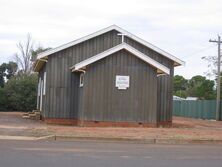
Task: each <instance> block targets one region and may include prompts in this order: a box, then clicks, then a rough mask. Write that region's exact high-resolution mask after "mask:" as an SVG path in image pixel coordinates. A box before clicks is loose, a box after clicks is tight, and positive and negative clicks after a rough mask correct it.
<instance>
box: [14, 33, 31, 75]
mask: <svg viewBox="0 0 222 167" xmlns="http://www.w3.org/2000/svg"><path fill="white" fill-rule="evenodd" d="M17 47H18V50H19V52H18V53H16V54H15V61H16V62H17V64H18V66H19V68H20V69H21V70H20V72H22V73H24V74H30V73H31V71H32V61H31V60H32V51H33V41H32V38H31V35H30V34H28V35H27V39H26V41H25V42H24V43H22V42H19V43H18V45H17Z"/></svg>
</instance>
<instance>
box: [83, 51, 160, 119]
mask: <svg viewBox="0 0 222 167" xmlns="http://www.w3.org/2000/svg"><path fill="white" fill-rule="evenodd" d="M116 75H128V76H130V86H129V88H127V89H126V90H119V89H118V88H116V87H115V78H116ZM156 75H157V73H156V69H154V68H153V67H151V66H149V65H147V63H145V62H143V61H141V60H140V59H138V58H137V57H135V56H134V55H132V54H131V53H129V52H127V51H125V50H122V51H119V52H117V53H115V54H113V55H110V56H109V57H107V58H104V59H102V60H100V61H98V62H96V63H94V64H92V65H90V66H89V67H88V68H87V72H86V73H85V77H84V86H83V88H82V89H83V99H84V100H83V109H82V112H83V114H82V119H83V120H94V121H114V122H115V121H116V122H121V121H122V122H149V123H156V106H157V76H156Z"/></svg>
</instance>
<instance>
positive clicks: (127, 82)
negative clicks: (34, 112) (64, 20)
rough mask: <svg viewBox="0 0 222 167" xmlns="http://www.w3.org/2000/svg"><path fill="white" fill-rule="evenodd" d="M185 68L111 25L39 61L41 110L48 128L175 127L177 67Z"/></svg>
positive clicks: (181, 62) (39, 102) (57, 49)
mask: <svg viewBox="0 0 222 167" xmlns="http://www.w3.org/2000/svg"><path fill="white" fill-rule="evenodd" d="M174 47H175V46H174ZM182 64H184V62H183V61H182V60H180V59H178V58H176V57H175V56H173V55H171V54H169V53H167V52H165V51H163V50H162V49H160V48H158V47H156V46H154V45H152V44H150V43H148V42H146V41H145V40H143V39H141V38H139V37H137V36H135V35H133V34H131V33H129V32H127V31H126V30H123V29H122V28H120V27H118V26H116V25H112V26H110V27H108V28H105V29H102V30H100V31H97V32H95V33H93V34H90V35H88V36H85V37H83V38H80V39H77V40H74V41H72V42H69V43H67V44H64V45H61V46H59V47H56V48H53V49H51V50H48V51H45V52H43V53H40V54H39V55H38V56H37V60H36V61H35V63H34V71H35V72H38V73H39V84H38V98H37V99H38V100H37V109H38V110H40V112H41V116H42V119H43V120H45V121H46V122H47V123H57V124H71V125H78V126H158V125H171V123H172V108H173V106H172V103H173V75H174V67H176V66H180V65H182Z"/></svg>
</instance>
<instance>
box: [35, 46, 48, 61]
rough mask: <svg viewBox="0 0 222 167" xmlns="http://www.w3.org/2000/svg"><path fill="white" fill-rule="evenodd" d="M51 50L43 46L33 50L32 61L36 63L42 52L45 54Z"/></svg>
mask: <svg viewBox="0 0 222 167" xmlns="http://www.w3.org/2000/svg"><path fill="white" fill-rule="evenodd" d="M49 49H51V48H50V47H48V48H44V47H42V46H39V47H38V48H37V49H35V50H34V49H33V50H32V61H35V60H36V58H37V55H38V54H39V53H41V52H45V51H47V50H49Z"/></svg>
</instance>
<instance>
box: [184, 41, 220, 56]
mask: <svg viewBox="0 0 222 167" xmlns="http://www.w3.org/2000/svg"><path fill="white" fill-rule="evenodd" d="M215 46H217V45H216V44H215V45H212V46H208V47H206V48H203V49H200V50H198V51H196V52H194V53H191V54H190V55H188V56H184V57H182V59H183V58H188V57H191V56H193V55H196V54H198V53H201V52H204V51H206V50H209V49H211V48H213V47H215Z"/></svg>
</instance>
